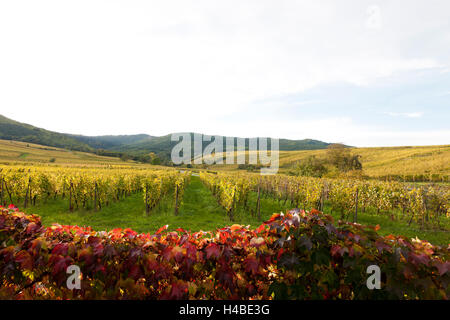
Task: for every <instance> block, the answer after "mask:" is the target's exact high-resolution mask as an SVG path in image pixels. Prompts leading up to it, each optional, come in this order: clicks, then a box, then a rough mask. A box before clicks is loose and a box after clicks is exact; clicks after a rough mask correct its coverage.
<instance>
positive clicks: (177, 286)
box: [169, 281, 188, 300]
mask: <svg viewBox="0 0 450 320" xmlns="http://www.w3.org/2000/svg"><path fill="white" fill-rule="evenodd" d="M187 292H188V285H187V284H186V283H184V282H182V281H178V282H175V283H173V284H172V287H171V289H170V295H169V299H175V300H181V299H183V298H184V297H185V295H186V293H187Z"/></svg>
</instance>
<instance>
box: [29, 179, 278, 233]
mask: <svg viewBox="0 0 450 320" xmlns="http://www.w3.org/2000/svg"><path fill="white" fill-rule="evenodd" d="M173 205H174V204H173V195H168V196H167V197H166V199H163V200H162V201H161V203H160V204H159V205H158V206H157V207H156V208H155V209H154V210H153V211H151V212H150V215H149V216H147V215H146V214H145V207H144V201H143V198H142V194H134V195H131V196H129V197H127V198H125V199H123V200H121V201H118V202H113V203H111V204H110V205H109V206H107V207H104V208H102V209H101V210H100V211H98V212H94V211H92V210H76V211H74V212H69V211H68V203H67V199H65V200H63V199H56V200H50V201H48V202H47V203H40V204H37V205H36V206H34V207H29V208H27V209H24V210H23V211H24V212H27V213H30V214H31V213H33V214H37V215H39V216H41V219H42V222H43V224H44V225H46V226H50V225H51V224H52V223H59V224H67V225H78V226H84V227H86V226H91V227H92V228H93V229H94V230H111V229H114V228H131V229H133V230H136V231H137V232H154V231H156V230H157V229H159V228H160V227H161V226H163V225H166V224H168V225H169V230H175V229H177V228H183V229H186V230H192V231H199V230H205V231H206V230H214V229H216V228H221V227H224V226H227V225H231V224H233V223H241V224H250V225H252V226H259V224H260V222H259V221H258V220H257V219H255V218H252V217H247V215H244V214H241V215H239V214H238V216H237V219H236V221H234V222H231V221H230V220H229V219H228V217H227V215H226V212H225V210H224V209H223V208H222V207H220V206H219V205H218V204H217V201H216V200H215V198H214V197H213V195H212V194H211V192H210V191H209V190H208V189H207V188H206V187H205V186H204V185H203V184H202V182H201V181H200V179H199V178H198V177H195V176H193V177H192V178H191V183H190V184H189V185H188V186H187V187H186V190H185V192H184V196H183V201H182V204H181V206H180V210H179V214H178V216H175V215H174V208H173ZM20 209H21V210H22V208H20ZM266 216H270V215H266Z"/></svg>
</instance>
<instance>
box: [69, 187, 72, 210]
mask: <svg viewBox="0 0 450 320" xmlns="http://www.w3.org/2000/svg"><path fill="white" fill-rule="evenodd" d="M72 189H73V182H72V181H70V187H69V210H70V211H73V205H72Z"/></svg>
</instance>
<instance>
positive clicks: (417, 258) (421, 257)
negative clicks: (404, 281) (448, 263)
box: [408, 252, 430, 265]
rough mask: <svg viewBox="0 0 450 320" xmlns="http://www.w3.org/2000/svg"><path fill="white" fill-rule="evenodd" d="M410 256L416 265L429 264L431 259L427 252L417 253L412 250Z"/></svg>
mask: <svg viewBox="0 0 450 320" xmlns="http://www.w3.org/2000/svg"><path fill="white" fill-rule="evenodd" d="M408 258H409V260H410V261H411V262H412V263H413V264H415V265H418V264H428V262H429V261H430V257H428V256H427V255H426V254H415V253H414V252H410V254H409V255H408Z"/></svg>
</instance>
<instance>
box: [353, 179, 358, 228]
mask: <svg viewBox="0 0 450 320" xmlns="http://www.w3.org/2000/svg"><path fill="white" fill-rule="evenodd" d="M353 222H355V223H356V222H358V188H356V194H355V216H354V217H353Z"/></svg>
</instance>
